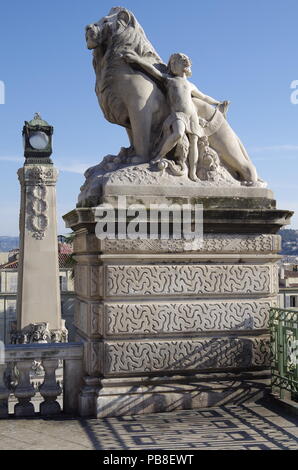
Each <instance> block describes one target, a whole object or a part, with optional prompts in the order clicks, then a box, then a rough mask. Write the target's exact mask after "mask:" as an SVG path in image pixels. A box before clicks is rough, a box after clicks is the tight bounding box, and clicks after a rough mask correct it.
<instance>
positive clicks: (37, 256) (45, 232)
mask: <svg viewBox="0 0 298 470" xmlns="http://www.w3.org/2000/svg"><path fill="white" fill-rule="evenodd" d="M57 174H58V172H57V170H56V169H55V168H54V166H53V165H52V164H47V163H45V164H42V163H40V162H39V163H37V164H34V163H32V164H27V163H26V164H25V165H24V167H23V168H21V169H20V170H19V171H18V176H19V180H20V183H21V209H20V259H19V272H18V299H17V329H18V333H17V334H15V335H13V341H14V342H51V341H53V342H59V341H65V340H66V338H67V331H66V330H65V328H64V325H63V321H62V320H61V301H60V286H59V265H58V243H57V214H56V181H57Z"/></svg>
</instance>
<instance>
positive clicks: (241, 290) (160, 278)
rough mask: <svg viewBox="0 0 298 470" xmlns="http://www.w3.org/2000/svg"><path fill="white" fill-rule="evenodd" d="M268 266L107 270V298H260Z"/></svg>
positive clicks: (265, 290)
mask: <svg viewBox="0 0 298 470" xmlns="http://www.w3.org/2000/svg"><path fill="white" fill-rule="evenodd" d="M271 271H272V270H271V266H270V265H262V266H256V265H198V264H184V265H152V266H151V265H132V266H108V267H107V272H106V274H107V284H106V289H107V295H109V296H121V295H122V296H123V295H131V296H137V295H167V294H172V295H183V294H216V293H218V294H219V293H220V294H250V293H254V294H262V293H270V291H271V287H272V286H271V282H270V280H271V276H272V272H271Z"/></svg>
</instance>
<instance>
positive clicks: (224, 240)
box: [65, 182, 292, 417]
mask: <svg viewBox="0 0 298 470" xmlns="http://www.w3.org/2000/svg"><path fill="white" fill-rule="evenodd" d="M134 187H135V186H134ZM132 188H133V182H132V184H131V186H130V187H128V186H125V188H124V187H123V186H122V187H121V191H120V186H119V187H117V185H116V186H115V185H114V186H113V184H112V183H111V184H110V185H106V186H105V187H103V188H102V193H101V201H103V202H112V203H113V201H114V202H115V198H116V196H117V195H119V194H121V195H122V196H123V195H126V196H127V198H129V202H130V203H131V202H133V201H135V202H138V203H143V204H145V205H147V206H148V204H149V203H150V202H151V201H154V202H155V203H156V202H157V201H158V200H163V201H167V202H168V203H171V202H178V203H184V202H185V203H186V202H191V203H192V204H194V203H201V204H203V206H204V241H203V246H201V247H198V246H197V244H196V243H195V242H190V241H187V240H184V239H179V240H173V239H169V240H104V241H100V240H98V239H97V238H96V236H95V220H94V208H91V207H90V208H88V207H81V208H77V209H75V210H73V211H72V212H70V213H69V214H67V215H66V216H65V220H66V223H67V226H68V227H71V228H72V229H73V230H74V231H75V233H76V236H75V246H74V251H75V258H76V261H77V265H76V273H75V290H76V294H77V309H76V317H75V325H76V328H77V335H78V339H80V340H81V341H83V342H84V347H85V360H84V364H85V374H86V377H85V386H84V388H83V389H82V391H81V396H80V406H81V414H82V415H83V416H86V415H95V416H97V417H104V416H117V415H130V414H136V413H147V412H157V411H167V410H175V409H190V408H197V407H202V406H204V407H206V406H213V405H221V404H226V403H241V402H243V401H246V400H254V399H256V398H257V397H259V396H262V395H263V393H264V392H265V391H266V387H267V386H268V383H269V382H268V380H269V365H270V351H269V334H268V315H269V309H270V306H274V305H276V301H277V293H278V273H277V265H276V262H277V260H278V259H279V255H278V252H279V250H280V237H279V235H276V233H277V231H278V230H279V228H280V227H281V226H283V225H285V224H287V223H288V222H289V218H290V216H291V214H292V213H290V212H288V211H282V210H277V209H276V208H275V201H274V199H273V195H272V193H271V191H269V190H266V189H263V188H245V187H239V188H213V190H210V189H208V188H205V189H204V188H195V186H193V187H191V188H187V187H186V188H185V187H184V188H183V187H177V186H176V187H175V186H172V187H170V186H168V187H164V186H162V185H161V186H159V188H157V187H156V188H154V189H153V190H152V188H151V189H150V187H148V186H147V187H146V186H143V187H142V186H141V187H138V188H136V189H135V193H133V192H132V191H133V189H132ZM150 191H151V192H150ZM208 191H209V193H208ZM137 193H138V195H137Z"/></svg>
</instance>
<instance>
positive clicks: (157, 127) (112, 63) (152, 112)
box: [86, 7, 258, 184]
mask: <svg viewBox="0 0 298 470" xmlns="http://www.w3.org/2000/svg"><path fill="white" fill-rule="evenodd" d="M86 41H87V47H88V49H92V50H93V66H94V69H95V74H96V88H95V90H96V94H97V97H98V101H99V104H100V107H101V109H102V111H103V113H104V116H105V118H106V119H107V120H108V121H109V122H112V123H115V124H118V125H121V126H123V127H125V128H126V130H127V133H128V136H129V139H130V144H131V148H130V153H131V155H134V156H135V158H134V159H132V160H131V161H132V162H133V163H144V162H149V161H150V160H151V159H152V158H153V149H154V147H155V146H156V145H157V140H158V138H159V137H160V131H161V129H162V126H163V123H164V122H165V120H166V118H167V117H168V115H169V113H170V110H169V106H168V103H167V99H166V90H165V89H164V88H163V86H162V84H160V83H159V82H158V81H157V80H155V79H154V77H153V76H151V75H150V74H149V73H146V72H145V71H144V70H143V69H141V68H140V67H138V65H137V64H132V63H127V61H126V60H125V55H126V54H127V53H128V52H130V51H133V52H135V53H136V54H138V55H139V56H140V57H142V58H143V59H144V60H146V61H147V62H148V63H149V64H151V65H153V66H154V67H156V68H157V69H159V70H161V71H163V72H164V71H166V65H165V64H164V63H163V61H162V60H161V58H160V57H159V55H158V54H157V52H156V51H155V50H154V48H153V46H152V45H151V43H150V42H149V41H148V39H147V37H146V35H145V33H144V31H143V29H142V27H141V26H140V24H139V23H138V21H137V20H136V18H135V16H134V15H133V14H132V13H131V12H130V11H128V10H127V9H125V8H122V7H114V8H112V9H111V11H110V12H109V14H108V15H107V16H105V17H103V18H102V19H101V20H100V21H98V22H97V23H94V24H90V25H88V26H87V27H86ZM193 100H194V103H195V106H196V109H197V112H198V115H199V116H200V118H202V119H204V120H206V126H205V134H206V136H207V137H208V139H209V145H210V147H211V148H212V149H214V150H215V151H216V152H217V153H218V155H219V157H220V161H221V162H222V163H223V165H224V166H225V167H226V168H227V169H228V170H229V171H230V173H231V174H232V175H233V176H234V177H235V178H236V179H239V180H240V181H244V182H246V183H249V184H253V183H255V182H256V181H257V179H258V178H257V172H256V169H255V167H254V165H253V163H252V162H251V160H250V158H249V156H248V154H247V152H246V150H245V148H244V146H243V144H242V143H241V141H240V139H239V138H238V136H237V135H236V134H235V132H234V131H233V129H232V128H231V127H230V125H229V124H228V122H227V120H226V119H225V117H224V115H223V114H222V113H221V111H220V110H219V109H215V108H214V107H213V106H212V105H210V104H208V103H206V102H205V101H202V100H201V99H198V98H194V99H193Z"/></svg>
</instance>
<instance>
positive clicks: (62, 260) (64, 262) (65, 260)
mask: <svg viewBox="0 0 298 470" xmlns="http://www.w3.org/2000/svg"><path fill="white" fill-rule="evenodd" d="M58 257H59V268H60V269H67V268H71V267H72V265H73V264H72V259H71V255H70V254H67V253H58ZM18 265H19V262H18V261H10V262H8V263H5V264H2V265H1V266H0V269H18Z"/></svg>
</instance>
